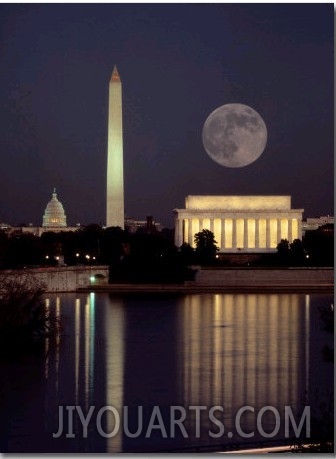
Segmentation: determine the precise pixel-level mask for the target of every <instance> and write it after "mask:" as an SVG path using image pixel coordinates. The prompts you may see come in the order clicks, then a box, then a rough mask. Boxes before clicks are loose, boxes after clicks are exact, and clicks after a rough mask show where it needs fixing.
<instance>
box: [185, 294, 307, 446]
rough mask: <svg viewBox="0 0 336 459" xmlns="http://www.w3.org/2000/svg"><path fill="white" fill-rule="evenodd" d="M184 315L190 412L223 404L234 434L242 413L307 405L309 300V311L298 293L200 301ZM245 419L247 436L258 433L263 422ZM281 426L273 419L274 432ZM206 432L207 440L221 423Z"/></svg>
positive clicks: (190, 302) (189, 304)
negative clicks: (247, 408) (242, 410)
mask: <svg viewBox="0 0 336 459" xmlns="http://www.w3.org/2000/svg"><path fill="white" fill-rule="evenodd" d="M178 312H179V320H178V324H179V349H180V354H179V356H180V359H179V367H180V377H179V378H178V379H179V381H180V382H181V393H183V405H184V406H188V405H205V406H208V407H209V406H214V405H219V406H222V407H223V408H224V417H223V420H224V425H225V427H226V428H228V429H229V430H230V431H232V432H234V430H235V425H234V415H235V413H237V412H238V410H239V409H240V408H241V407H243V406H246V405H249V406H252V407H254V409H255V411H256V412H257V411H259V410H260V409H261V408H262V407H264V406H269V405H270V406H273V407H275V408H277V409H278V411H279V412H280V413H282V412H283V411H284V408H285V406H286V405H290V406H292V407H293V408H299V407H300V405H301V402H304V397H305V396H306V395H307V389H308V384H309V381H308V364H309V356H308V354H307V349H308V348H307V346H308V339H309V301H308V302H307V303H306V308H305V309H303V308H301V307H300V296H299V295H293V294H287V295H257V294H255V295H254V294H251V295H194V296H189V297H187V298H185V301H184V305H183V307H180V308H179V310H178ZM245 418H246V421H245V425H244V423H242V428H243V430H245V431H246V432H251V431H253V430H255V429H256V424H255V416H253V417H252V416H249V418H250V419H247V417H245ZM190 421H191V425H190V429H191V428H192V424H194V422H195V420H194V419H193V418H192V419H190ZM274 424H275V419H274V416H273V419H272V416H270V423H269V425H268V428H269V430H270V431H272V430H273V429H274V426H275V425H274ZM202 428H203V433H204V435H203V436H204V437H205V436H206V435H207V432H208V430H209V429H211V428H213V425H212V427H211V423H210V421H207V422H204V423H203V425H202ZM283 433H284V432H283Z"/></svg>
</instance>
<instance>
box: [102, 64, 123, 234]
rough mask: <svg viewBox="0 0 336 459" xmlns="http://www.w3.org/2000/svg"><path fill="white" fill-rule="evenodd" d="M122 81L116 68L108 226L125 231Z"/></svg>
mask: <svg viewBox="0 0 336 459" xmlns="http://www.w3.org/2000/svg"><path fill="white" fill-rule="evenodd" d="M123 162H124V161H123V128H122V95H121V81H120V77H119V73H118V70H117V67H116V66H114V69H113V72H112V76H111V80H110V85H109V113H108V139H107V184H106V185H107V186H106V192H107V194H106V226H120V228H122V229H124V164H123Z"/></svg>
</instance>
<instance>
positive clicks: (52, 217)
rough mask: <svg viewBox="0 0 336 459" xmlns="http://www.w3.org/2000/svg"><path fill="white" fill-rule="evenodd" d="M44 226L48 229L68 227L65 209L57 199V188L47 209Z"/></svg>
mask: <svg viewBox="0 0 336 459" xmlns="http://www.w3.org/2000/svg"><path fill="white" fill-rule="evenodd" d="M42 226H43V227H48V228H59V227H65V226H67V224H66V216H65V212H64V208H63V205H62V203H61V202H60V201H59V200H58V199H57V193H56V188H54V192H53V194H52V198H51V201H49V202H48V204H47V207H46V208H45V211H44V215H43V223H42Z"/></svg>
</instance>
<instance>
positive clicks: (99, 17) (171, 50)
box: [0, 3, 334, 228]
mask: <svg viewBox="0 0 336 459" xmlns="http://www.w3.org/2000/svg"><path fill="white" fill-rule="evenodd" d="M0 11H1V14H0V34H1V43H2V44H1V47H0V62H1V66H2V69H3V70H2V72H1V75H0V120H1V125H2V134H3V135H2V136H1V138H0V149H1V155H2V174H1V180H0V222H5V223H8V224H10V225H13V226H14V225H17V224H20V223H22V222H25V223H30V222H32V223H33V224H34V225H36V226H39V225H41V224H42V215H43V212H44V209H45V207H46V205H47V203H48V202H49V200H50V198H51V193H52V190H53V188H54V187H56V189H57V192H58V197H59V200H60V201H61V202H62V204H63V205H64V208H65V212H66V215H67V222H68V225H69V226H74V225H75V224H76V223H78V222H80V223H81V224H90V223H99V224H105V199H106V197H105V193H106V158H107V107H108V83H109V79H110V76H111V73H112V69H113V66H114V65H115V64H116V65H117V67H118V71H119V73H120V77H121V81H122V84H123V124H124V177H125V215H126V216H128V217H134V218H135V219H138V220H145V219H146V216H149V215H151V216H153V217H154V219H155V220H156V221H160V222H161V223H162V224H163V225H164V226H167V227H170V228H172V227H173V212H172V210H173V209H174V208H180V207H184V198H185V196H187V195H192V194H195V195H203V194H209V195H259V194H264V195H291V196H292V207H293V208H304V209H305V212H304V217H305V218H307V217H318V216H321V215H328V214H329V215H333V208H334V201H333V195H334V185H333V181H334V178H333V172H334V171H333V169H334V167H333V166H334V162H333V151H334V150H333V149H334V133H333V91H334V89H333V88H334V83H333V77H334V73H333V72H334V70H333V42H334V37H333V21H334V9H333V4H332V3H330V4H302V5H301V4H294V5H292V4H254V5H253V4H210V5H205V4H194V5H192V4H182V5H181V4H180V5H179V4H156V5H153V4H142V5H141V4H132V5H131V4H100V5H93V4H81V5H79V4H72V5H71V4H14V5H11V4H2V5H1V9H0ZM227 103H242V104H246V105H249V106H251V107H252V108H253V109H254V110H256V111H257V112H258V113H259V114H260V115H261V117H262V118H263V120H264V121H265V123H266V126H267V130H268V141H267V145H266V149H265V151H264V153H263V154H262V155H261V156H260V158H259V159H258V160H257V161H255V162H254V163H253V164H251V165H249V166H246V167H243V168H237V169H231V168H225V167H223V166H220V165H218V164H216V163H215V162H214V161H212V160H211V159H210V158H209V157H208V155H207V154H206V152H205V150H204V147H203V145H202V136H201V132H202V127H203V124H204V122H205V120H206V118H207V117H208V116H209V114H210V113H211V112H212V111H213V110H214V109H216V108H217V107H219V106H221V105H224V104H227Z"/></svg>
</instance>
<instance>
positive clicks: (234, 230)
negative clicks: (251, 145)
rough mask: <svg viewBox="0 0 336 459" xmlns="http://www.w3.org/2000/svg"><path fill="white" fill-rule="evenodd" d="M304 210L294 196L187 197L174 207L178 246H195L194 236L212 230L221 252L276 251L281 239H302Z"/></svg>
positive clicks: (291, 240) (290, 240)
mask: <svg viewBox="0 0 336 459" xmlns="http://www.w3.org/2000/svg"><path fill="white" fill-rule="evenodd" d="M302 213H303V209H291V196H187V197H186V200H185V209H174V214H175V245H176V246H178V247H180V246H181V245H182V244H183V243H184V242H186V243H188V244H190V245H191V246H192V247H195V242H194V235H195V234H196V233H198V232H199V231H202V230H203V229H208V230H210V231H212V232H213V233H214V235H215V240H216V241H217V245H218V246H219V248H220V252H231V253H232V252H238V251H239V252H240V251H242V252H273V251H275V250H276V247H277V245H278V243H279V242H280V240H281V239H287V240H288V241H289V242H293V240H294V239H302V230H301V222H302Z"/></svg>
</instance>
